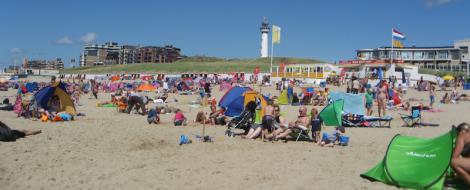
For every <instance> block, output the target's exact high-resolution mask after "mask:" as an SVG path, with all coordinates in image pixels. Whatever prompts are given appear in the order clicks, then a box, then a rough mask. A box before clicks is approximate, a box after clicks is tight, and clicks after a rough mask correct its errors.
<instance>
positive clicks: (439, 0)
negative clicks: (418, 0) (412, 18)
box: [425, 0, 456, 7]
mask: <svg viewBox="0 0 470 190" xmlns="http://www.w3.org/2000/svg"><path fill="white" fill-rule="evenodd" d="M455 1H456V0H425V4H426V6H428V7H434V6H440V5H445V4H449V3H452V2H455Z"/></svg>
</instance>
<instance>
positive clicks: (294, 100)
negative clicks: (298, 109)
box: [292, 92, 300, 106]
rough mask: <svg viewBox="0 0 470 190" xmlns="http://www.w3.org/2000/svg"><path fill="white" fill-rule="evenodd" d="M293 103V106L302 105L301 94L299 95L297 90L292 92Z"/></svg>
mask: <svg viewBox="0 0 470 190" xmlns="http://www.w3.org/2000/svg"><path fill="white" fill-rule="evenodd" d="M292 105H293V106H300V100H299V96H298V95H297V92H294V93H293V94H292Z"/></svg>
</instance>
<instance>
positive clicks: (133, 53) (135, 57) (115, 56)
mask: <svg viewBox="0 0 470 190" xmlns="http://www.w3.org/2000/svg"><path fill="white" fill-rule="evenodd" d="M182 58H183V56H181V49H179V48H176V47H173V46H171V45H166V46H164V47H158V46H144V47H141V46H133V45H123V46H118V43H116V42H107V43H105V44H103V45H98V44H87V45H85V47H84V48H83V53H82V54H81V55H80V66H95V65H110V64H134V63H172V62H175V61H177V60H179V59H182Z"/></svg>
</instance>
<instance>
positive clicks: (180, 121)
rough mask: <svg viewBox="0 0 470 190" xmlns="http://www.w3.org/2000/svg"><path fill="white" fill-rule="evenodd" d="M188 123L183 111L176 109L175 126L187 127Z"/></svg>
mask: <svg viewBox="0 0 470 190" xmlns="http://www.w3.org/2000/svg"><path fill="white" fill-rule="evenodd" d="M186 121H187V119H186V117H185V116H184V114H183V111H181V110H180V109H176V112H175V116H174V117H173V124H175V126H181V125H183V126H186Z"/></svg>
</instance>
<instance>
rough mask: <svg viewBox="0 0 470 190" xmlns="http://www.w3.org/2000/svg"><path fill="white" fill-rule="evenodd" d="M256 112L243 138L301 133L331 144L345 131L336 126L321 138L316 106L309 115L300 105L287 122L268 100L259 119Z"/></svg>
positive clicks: (284, 136)
mask: <svg viewBox="0 0 470 190" xmlns="http://www.w3.org/2000/svg"><path fill="white" fill-rule="evenodd" d="M256 114H259V112H257V113H255V121H254V123H253V124H252V125H251V127H250V128H249V130H248V132H247V134H246V135H244V136H243V138H245V139H256V138H263V139H266V140H274V141H277V140H280V139H284V140H287V139H288V138H290V137H292V136H299V135H302V136H303V137H308V138H309V140H312V141H313V142H314V143H316V144H319V145H326V146H333V145H334V144H335V143H337V142H338V140H339V137H340V136H341V135H344V133H345V129H344V127H337V128H336V130H335V131H334V132H333V133H332V134H331V135H328V136H329V137H328V138H322V136H320V134H321V130H322V123H323V120H322V119H321V118H320V116H319V111H318V110H317V109H316V108H312V109H311V110H310V117H309V116H308V110H307V107H306V106H300V107H299V114H298V116H297V119H295V120H294V121H291V122H288V121H287V120H286V119H285V118H284V117H283V116H282V114H281V109H280V106H279V105H277V104H273V102H272V101H268V104H267V106H266V107H265V108H264V115H263V116H262V118H261V121H259V119H258V120H257V119H256V118H257V116H256ZM308 131H311V137H310V134H307V132H308Z"/></svg>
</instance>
